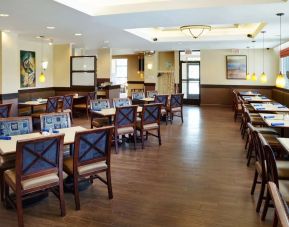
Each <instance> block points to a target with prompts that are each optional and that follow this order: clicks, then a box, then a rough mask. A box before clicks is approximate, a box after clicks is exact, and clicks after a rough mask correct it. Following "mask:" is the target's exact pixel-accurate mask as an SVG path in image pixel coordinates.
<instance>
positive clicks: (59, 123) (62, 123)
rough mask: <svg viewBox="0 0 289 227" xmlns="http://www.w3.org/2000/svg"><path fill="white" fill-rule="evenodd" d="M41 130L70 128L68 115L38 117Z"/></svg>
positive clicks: (43, 115)
mask: <svg viewBox="0 0 289 227" xmlns="http://www.w3.org/2000/svg"><path fill="white" fill-rule="evenodd" d="M40 124H41V130H42V131H43V130H49V129H50V128H52V129H60V128H69V127H71V121H70V116H69V113H64V112H62V113H50V114H41V115H40Z"/></svg>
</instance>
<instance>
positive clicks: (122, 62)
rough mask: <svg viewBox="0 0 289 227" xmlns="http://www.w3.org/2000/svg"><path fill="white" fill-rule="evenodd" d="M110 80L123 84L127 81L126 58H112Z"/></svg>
mask: <svg viewBox="0 0 289 227" xmlns="http://www.w3.org/2000/svg"><path fill="white" fill-rule="evenodd" d="M111 82H112V83H113V84H120V85H125V84H126V83H127V59H126V58H122V59H112V67H111Z"/></svg>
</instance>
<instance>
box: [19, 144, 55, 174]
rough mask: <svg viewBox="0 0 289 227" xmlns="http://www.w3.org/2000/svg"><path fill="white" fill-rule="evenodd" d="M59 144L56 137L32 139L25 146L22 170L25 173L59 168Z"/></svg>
mask: <svg viewBox="0 0 289 227" xmlns="http://www.w3.org/2000/svg"><path fill="white" fill-rule="evenodd" d="M58 154H59V145H58V140H57V139H56V138H50V139H47V140H45V141H43V140H42V141H39V142H38V141H31V142H29V143H26V144H25V145H24V146H23V150H22V172H23V174H24V175H27V174H31V173H36V172H39V171H44V170H48V169H51V168H57V166H58Z"/></svg>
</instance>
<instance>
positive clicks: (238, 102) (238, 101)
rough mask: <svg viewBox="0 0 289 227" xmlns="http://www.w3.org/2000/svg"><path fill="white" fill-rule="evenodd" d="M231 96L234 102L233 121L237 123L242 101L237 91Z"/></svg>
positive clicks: (240, 113) (240, 114)
mask: <svg viewBox="0 0 289 227" xmlns="http://www.w3.org/2000/svg"><path fill="white" fill-rule="evenodd" d="M233 94H234V102H233V103H234V121H237V118H238V117H241V116H242V107H241V104H242V101H241V99H240V97H239V95H238V93H237V91H234V92H233Z"/></svg>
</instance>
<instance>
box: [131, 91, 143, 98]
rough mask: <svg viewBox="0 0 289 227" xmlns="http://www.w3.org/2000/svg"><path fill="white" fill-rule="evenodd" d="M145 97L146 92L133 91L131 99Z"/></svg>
mask: <svg viewBox="0 0 289 227" xmlns="http://www.w3.org/2000/svg"><path fill="white" fill-rule="evenodd" d="M143 98H145V94H144V92H132V93H131V99H132V100H140V99H143Z"/></svg>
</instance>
